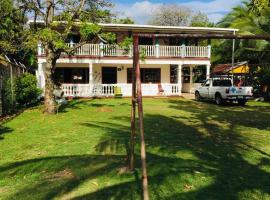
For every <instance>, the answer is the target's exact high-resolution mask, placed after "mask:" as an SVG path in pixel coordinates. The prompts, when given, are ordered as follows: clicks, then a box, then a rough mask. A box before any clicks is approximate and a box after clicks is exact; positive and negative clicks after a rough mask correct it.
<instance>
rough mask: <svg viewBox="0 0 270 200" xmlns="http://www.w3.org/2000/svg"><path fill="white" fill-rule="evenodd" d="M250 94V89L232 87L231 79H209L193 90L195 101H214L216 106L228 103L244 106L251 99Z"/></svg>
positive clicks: (251, 89)
mask: <svg viewBox="0 0 270 200" xmlns="http://www.w3.org/2000/svg"><path fill="white" fill-rule="evenodd" d="M252 92H253V88H252V87H246V86H243V87H242V86H241V87H237V86H233V85H232V80H231V79H220V78H210V79H207V80H205V82H203V83H202V84H201V86H200V87H198V88H196V89H195V99H196V100H197V101H200V100H202V99H208V100H214V101H215V102H216V104H218V105H221V104H223V103H224V102H226V101H230V102H237V103H238V104H239V105H241V106H244V105H245V104H246V102H247V101H248V100H249V99H252V96H253V94H252Z"/></svg>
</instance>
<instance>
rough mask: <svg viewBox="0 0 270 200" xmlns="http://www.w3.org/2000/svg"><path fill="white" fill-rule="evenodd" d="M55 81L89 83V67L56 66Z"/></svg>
mask: <svg viewBox="0 0 270 200" xmlns="http://www.w3.org/2000/svg"><path fill="white" fill-rule="evenodd" d="M55 81H56V82H57V83H59V84H61V83H79V84H80V83H81V84H86V83H89V69H88V68H56V70H55Z"/></svg>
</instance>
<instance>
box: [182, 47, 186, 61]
mask: <svg viewBox="0 0 270 200" xmlns="http://www.w3.org/2000/svg"><path fill="white" fill-rule="evenodd" d="M184 57H186V45H184V44H182V46H181V58H184Z"/></svg>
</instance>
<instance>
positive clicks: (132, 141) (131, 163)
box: [129, 44, 139, 171]
mask: <svg viewBox="0 0 270 200" xmlns="http://www.w3.org/2000/svg"><path fill="white" fill-rule="evenodd" d="M138 55H139V49H138V44H133V69H132V97H131V105H132V107H131V119H130V123H131V135H130V149H129V170H130V171H133V170H134V166H135V165H134V158H135V153H134V146H135V136H136V126H135V120H136V98H137V95H136V77H135V70H136V66H137V62H139V58H137V57H136V56H138Z"/></svg>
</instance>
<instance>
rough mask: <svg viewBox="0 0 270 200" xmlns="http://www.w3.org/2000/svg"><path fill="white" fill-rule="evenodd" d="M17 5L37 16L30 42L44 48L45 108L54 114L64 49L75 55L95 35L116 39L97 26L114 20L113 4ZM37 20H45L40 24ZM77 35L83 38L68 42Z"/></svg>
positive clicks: (45, 1) (71, 0) (47, 0)
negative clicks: (56, 82) (58, 66)
mask: <svg viewBox="0 0 270 200" xmlns="http://www.w3.org/2000/svg"><path fill="white" fill-rule="evenodd" d="M18 5H19V7H20V8H22V9H23V10H25V11H26V12H27V13H28V15H30V14H32V15H33V19H34V21H33V23H32V24H31V29H30V30H29V34H28V39H27V40H26V41H27V42H26V43H27V45H28V46H31V47H32V48H36V47H37V43H38V42H40V43H41V44H42V46H43V47H44V48H45V52H46V67H45V92H44V94H45V95H44V99H45V101H44V102H45V111H46V112H47V113H49V114H53V113H55V111H56V107H55V104H54V97H53V90H54V80H53V77H54V71H55V65H56V62H57V60H58V58H59V57H60V55H61V54H62V53H63V52H66V53H68V54H72V53H73V52H74V51H75V50H76V49H77V48H79V47H80V46H82V45H84V44H85V43H86V42H87V41H89V40H92V39H93V38H94V37H99V38H100V39H101V40H105V41H108V43H110V42H112V41H113V40H115V36H113V34H103V33H102V27H100V26H99V25H98V23H100V22H107V21H108V20H111V16H112V15H111V13H110V11H109V8H110V7H111V6H112V4H111V3H109V2H107V1H106V0H98V1H96V0H36V1H32V0H18ZM37 19H38V20H41V21H42V22H43V23H42V24H40V23H37ZM74 35H77V36H78V35H79V36H80V41H79V42H78V43H77V44H76V45H75V46H68V45H66V43H67V42H69V41H70V38H71V37H73V36H74ZM102 37H104V38H102Z"/></svg>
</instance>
